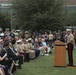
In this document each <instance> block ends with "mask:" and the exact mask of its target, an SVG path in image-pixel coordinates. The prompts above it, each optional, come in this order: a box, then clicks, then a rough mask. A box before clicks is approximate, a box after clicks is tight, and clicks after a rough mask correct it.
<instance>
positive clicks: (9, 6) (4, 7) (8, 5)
mask: <svg viewBox="0 0 76 75" xmlns="http://www.w3.org/2000/svg"><path fill="white" fill-rule="evenodd" d="M12 5H13V4H0V8H1V9H11V6H12ZM10 19H11V30H12V9H11V18H10Z"/></svg>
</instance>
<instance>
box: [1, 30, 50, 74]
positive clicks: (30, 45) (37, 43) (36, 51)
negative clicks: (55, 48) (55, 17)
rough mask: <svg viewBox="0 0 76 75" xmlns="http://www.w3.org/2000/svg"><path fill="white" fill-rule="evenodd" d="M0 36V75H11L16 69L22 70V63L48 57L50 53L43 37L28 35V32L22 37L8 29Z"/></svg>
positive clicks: (20, 34)
mask: <svg viewBox="0 0 76 75" xmlns="http://www.w3.org/2000/svg"><path fill="white" fill-rule="evenodd" d="M1 34H2V35H0V75H13V73H14V72H15V71H16V69H17V68H19V69H21V68H22V65H23V63H24V62H29V61H30V60H34V59H37V58H39V57H40V56H45V55H46V56H48V55H49V53H50V52H51V48H50V45H49V44H48V43H47V42H46V41H47V39H45V37H44V36H43V35H42V36H41V37H40V36H38V34H37V36H36V35H33V34H31V35H30V33H29V32H28V31H27V32H25V34H23V35H22V33H21V32H15V31H14V30H13V31H9V30H8V29H7V30H6V31H5V32H1ZM46 37H47V35H46Z"/></svg>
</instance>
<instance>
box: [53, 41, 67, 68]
mask: <svg viewBox="0 0 76 75" xmlns="http://www.w3.org/2000/svg"><path fill="white" fill-rule="evenodd" d="M54 49H55V50H54V66H55V67H66V46H65V43H63V42H61V41H55V48H54Z"/></svg>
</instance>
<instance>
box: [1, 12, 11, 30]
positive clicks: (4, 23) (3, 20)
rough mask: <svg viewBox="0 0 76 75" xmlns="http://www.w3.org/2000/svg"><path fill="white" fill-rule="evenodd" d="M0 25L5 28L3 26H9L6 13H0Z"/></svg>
mask: <svg viewBox="0 0 76 75" xmlns="http://www.w3.org/2000/svg"><path fill="white" fill-rule="evenodd" d="M0 27H1V28H2V29H3V30H5V28H10V18H9V16H8V15H4V14H2V13H0Z"/></svg>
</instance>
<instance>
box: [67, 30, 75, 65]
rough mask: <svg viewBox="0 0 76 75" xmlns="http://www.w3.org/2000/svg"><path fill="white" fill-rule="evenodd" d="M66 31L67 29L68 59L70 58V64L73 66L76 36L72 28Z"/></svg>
mask: <svg viewBox="0 0 76 75" xmlns="http://www.w3.org/2000/svg"><path fill="white" fill-rule="evenodd" d="M66 31H67V47H68V60H69V64H68V66H73V48H74V45H73V42H74V36H73V34H72V32H71V29H67V30H66Z"/></svg>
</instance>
